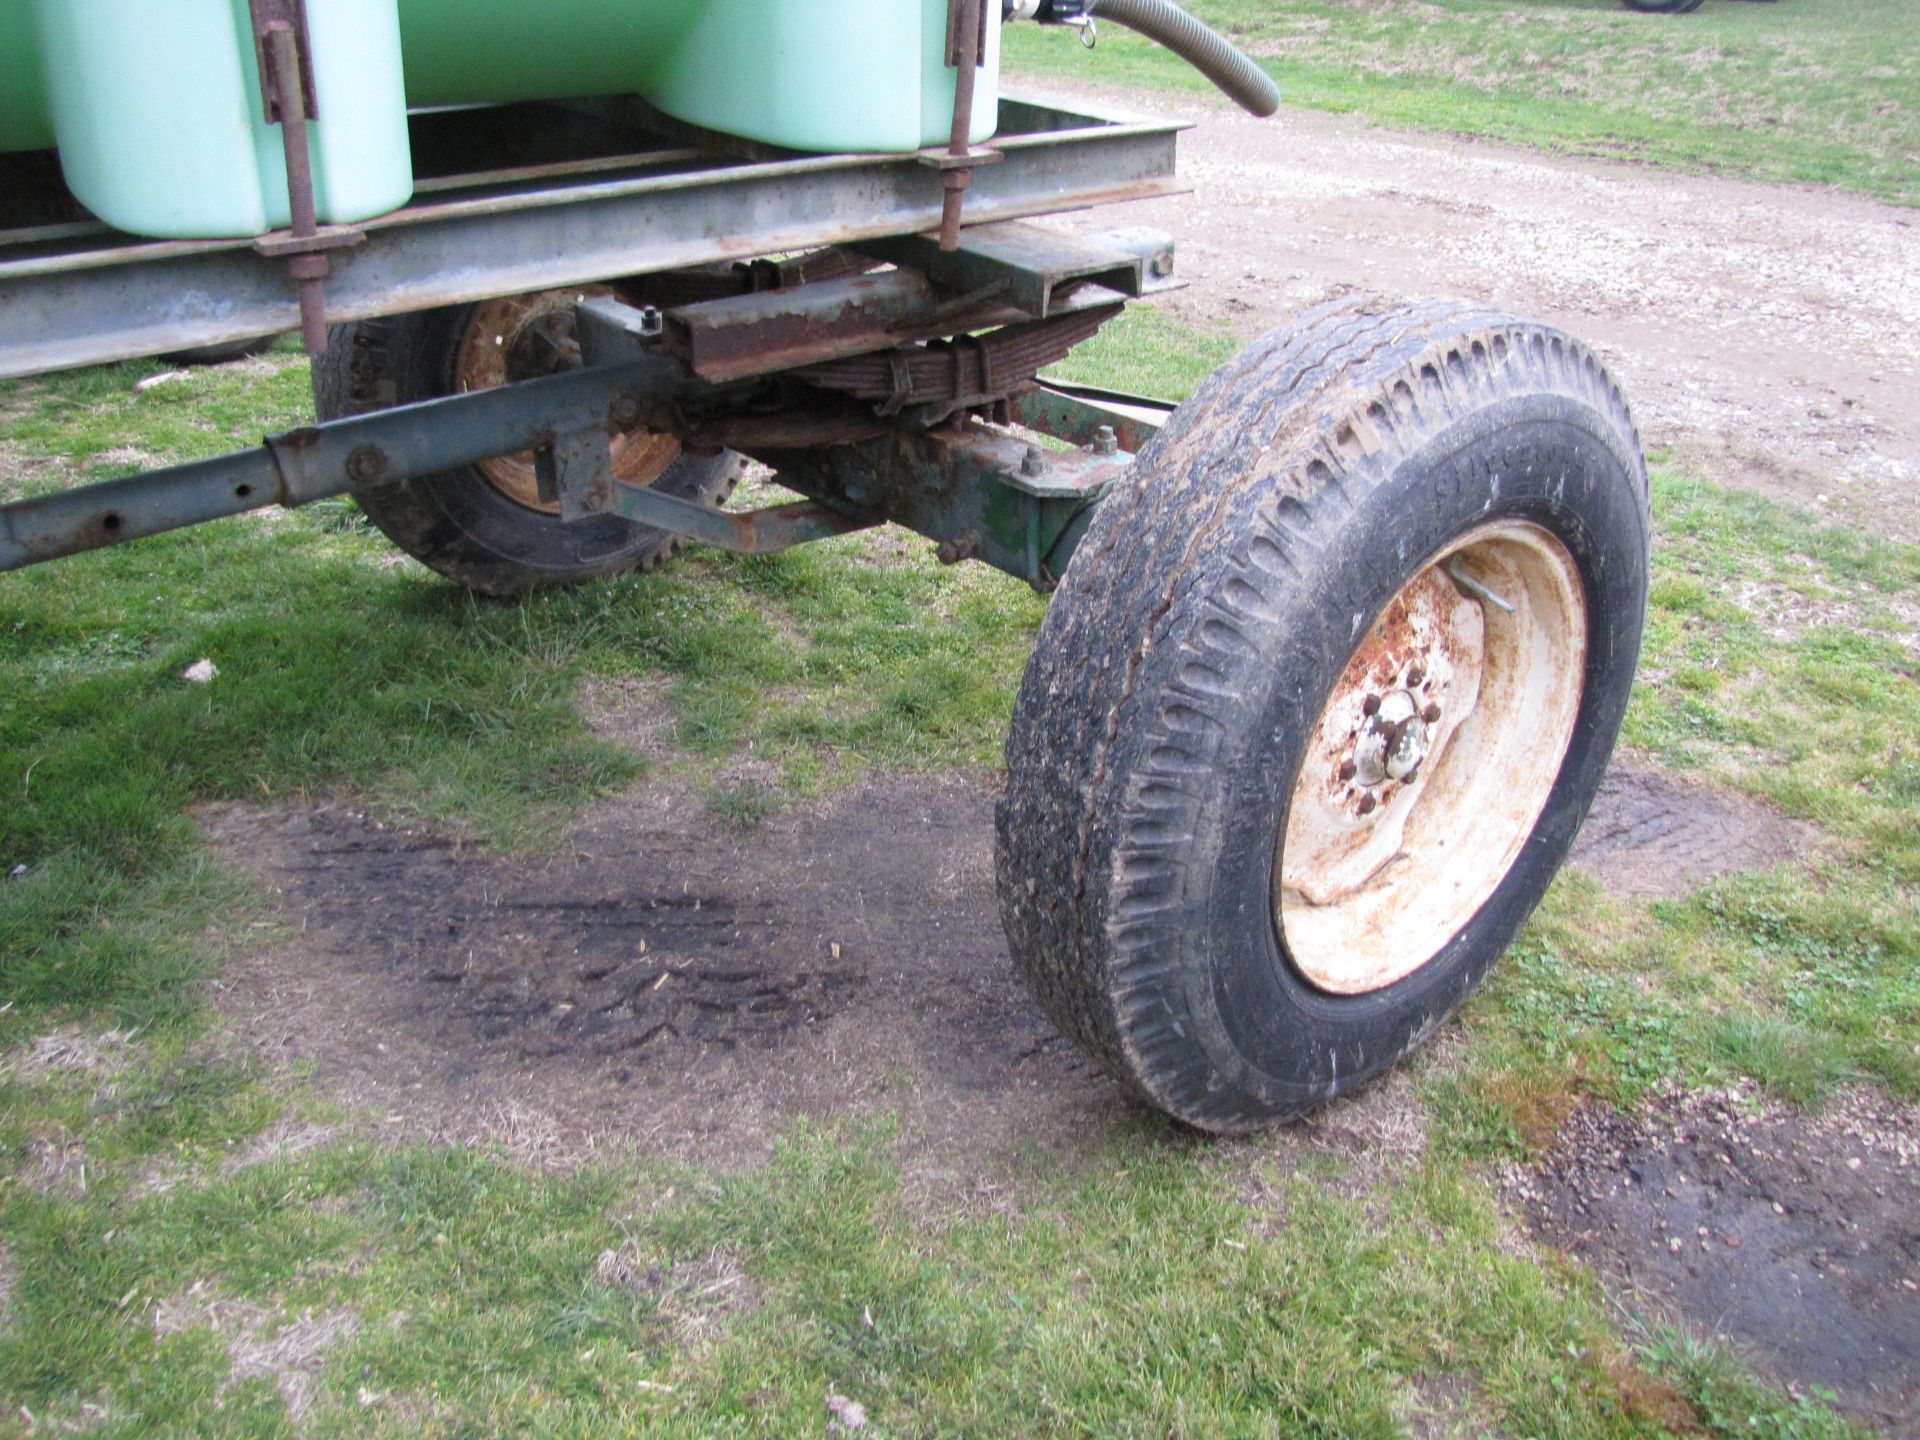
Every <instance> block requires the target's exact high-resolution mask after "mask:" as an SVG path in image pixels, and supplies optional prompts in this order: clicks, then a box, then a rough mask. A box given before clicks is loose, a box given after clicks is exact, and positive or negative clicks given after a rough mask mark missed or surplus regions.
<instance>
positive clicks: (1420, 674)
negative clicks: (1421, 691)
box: [1407, 661, 1427, 690]
mask: <svg viewBox="0 0 1920 1440" xmlns="http://www.w3.org/2000/svg"><path fill="white" fill-rule="evenodd" d="M1426 678H1427V672H1426V669H1425V668H1424V667H1423V666H1422V665H1421V664H1420V663H1419V662H1418V661H1415V662H1414V666H1413V668H1412V669H1411V670H1409V671H1407V688H1408V689H1409V690H1411V689H1412V688H1413V687H1414V686H1415V685H1418V684H1419V683H1420V682H1421V681H1422V680H1424V679H1426Z"/></svg>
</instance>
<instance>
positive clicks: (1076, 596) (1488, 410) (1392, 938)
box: [996, 304, 1650, 1132]
mask: <svg viewBox="0 0 1920 1440" xmlns="http://www.w3.org/2000/svg"><path fill="white" fill-rule="evenodd" d="M1649 531H1650V524H1649V519H1648V512H1647V486H1646V472H1645V468H1644V464H1643V462H1642V459H1641V455H1640V448H1639V441H1638V437H1637V435H1636V434H1635V432H1634V429H1633V425H1632V421H1631V419H1630V418H1629V416H1628V413H1627V409H1626V405H1625V403H1624V401H1623V400H1622V398H1621V395H1620V392H1619V390H1618V388H1617V387H1616V386H1615V385H1614V384H1613V382H1612V381H1611V380H1610V379H1609V378H1608V376H1607V374H1606V373H1605V371H1604V370H1603V369H1602V368H1601V366H1600V364H1599V363H1598V361H1596V360H1595V359H1594V357H1593V356H1592V354H1591V353H1590V352H1588V351H1587V350H1586V349H1584V348H1583V347H1582V346H1580V345H1579V344H1577V343H1576V342H1574V341H1572V340H1570V339H1568V338H1567V337H1566V336H1564V335H1561V334H1559V333H1558V332H1556V331H1553V330H1550V329H1547V328H1546V327H1543V326H1539V325H1534V324H1530V323H1527V322H1524V321H1519V320H1514V319H1511V318H1508V317H1505V316H1501V315H1497V314H1493V313H1490V312H1487V311H1482V310H1476V309H1471V308H1468V307H1464V306H1458V305H1450V304H1429V305H1424V306H1418V307H1411V308H1407V309H1399V310H1393V311H1387V312H1377V311H1369V310H1367V309H1365V308H1360V307H1351V306H1343V307H1333V308H1328V309H1325V310H1322V311H1320V312H1317V313H1316V314H1314V315H1312V316H1310V317H1308V319H1307V321H1306V323H1305V324H1304V325H1303V326H1302V327H1301V328H1300V329H1298V330H1295V331H1292V332H1290V333H1287V334H1284V335H1277V336H1273V337H1269V338H1268V339H1266V340H1263V341H1260V342H1258V343H1256V344H1255V345H1253V346H1251V347H1249V348H1248V349H1247V350H1246V351H1244V352H1243V353H1242V354H1241V356H1240V357H1239V358H1238V359H1237V360H1235V361H1233V362H1232V363H1230V364H1229V365H1228V366H1226V367H1225V368H1224V369H1223V370H1221V371H1220V372H1218V373H1216V374H1215V376H1214V377H1213V378H1212V379H1210V380H1209V381H1208V382H1207V383H1206V384H1205V385H1204V386H1203V387H1202V388H1201V390H1200V391H1199V392H1198V393H1197V394H1196V395H1195V396H1194V397H1193V399H1192V400H1191V401H1189V402H1188V403H1187V404H1186V405H1184V406H1182V407H1181V409H1180V410H1179V412H1178V413H1177V414H1176V415H1175V416H1174V418H1173V420H1172V421H1171V423H1169V425H1168V426H1167V427H1166V428H1165V429H1164V430H1163V431H1161V433H1160V434H1159V436H1157V437H1156V438H1155V440H1154V441H1153V442H1152V443H1151V444H1150V445H1149V446H1148V447H1147V448H1146V450H1145V451H1144V452H1143V453H1142V455H1141V457H1140V460H1139V462H1138V464H1137V465H1136V467H1135V474H1134V475H1133V476H1132V477H1131V478H1130V480H1129V482H1128V486H1127V488H1126V490H1125V491H1124V492H1123V493H1121V494H1117V495H1115V496H1113V497H1111V498H1109V499H1108V500H1106V501H1105V502H1103V504H1102V505H1101V507H1100V509H1099V511H1098V512H1097V514H1096V517H1095V519H1094V521H1093V524H1092V527H1091V529H1090V530H1089V532H1088V534H1087V538H1086V540H1085V541H1084V542H1083V544H1082V545H1081V547H1080V550H1079V552H1078V553H1077V554H1076V555H1075V557H1074V559H1073V561H1072V563H1071V564H1070V566H1069V567H1068V570H1067V573H1066V576H1065V577H1064V580H1063V583H1062V585H1061V588H1060V590H1059V593H1058V594H1057V595H1056V596H1055V598H1054V601H1053V604H1052V606H1051V608H1050V609H1049V611H1048V614H1047V618H1046V621H1045V622H1044V624H1043V625H1042V628H1041V633H1040V637H1039V641H1038V644H1037V646H1036V648H1035V651H1034V655H1033V659H1032V661H1031V662H1030V664H1029V666H1028V670H1027V675H1026V679H1025V681H1024V683H1023V685H1022V688H1021V692H1020V697H1019V701H1018V703H1017V705H1016V708H1015V714H1014V721H1013V728H1012V733H1011V735H1010V738H1009V740H1008V746H1007V764H1008V782H1007V789H1006V793H1005V795H1004V797H1003V799H1002V800H1001V803H1000V806H999V810H998V814H997V826H996V828H997V839H998V879H999V889H1000V899H1001V911H1002V917H1003V920H1004V923H1005V926H1006V931H1007V937H1008V942H1009V945H1010V947H1011V949H1012V952H1013V956H1014V959H1015V961H1016V963H1017V964H1018V966H1019V968H1020V970H1021V972H1022V974H1023V976H1024V977H1025V979H1026V980H1027V982H1028V984H1029V987H1030V988H1031V989H1032V990H1033V992H1034V994H1035V996H1036V997H1037V998H1038V1000H1039V1001H1040V1003H1041V1005H1042V1007H1043V1008H1044V1009H1045V1010H1046V1011H1047V1013H1048V1014H1049V1015H1050V1016H1051V1017H1052V1018H1053V1020H1054V1021H1055V1023H1057V1024H1058V1025H1059V1026H1060V1027H1061V1028H1062V1029H1063V1030H1064V1031H1066V1032H1067V1033H1068V1034H1069V1035H1070V1036H1072V1037H1073V1038H1074V1039H1075V1040H1076V1041H1077V1042H1078V1043H1079V1044H1080V1045H1081V1046H1082V1047H1083V1048H1084V1049H1085V1050H1086V1051H1087V1052H1088V1053H1090V1054H1091V1055H1093V1056H1094V1057H1095V1058H1097V1059H1098V1060H1100V1061H1101V1062H1102V1063H1104V1064H1105V1065H1106V1066H1107V1067H1108V1068H1109V1069H1110V1070H1112V1071H1113V1072H1114V1073H1115V1074H1116V1075H1118V1076H1119V1077H1120V1078H1121V1079H1122V1080H1123V1081H1125V1082H1126V1083H1127V1084H1128V1085H1130V1086H1131V1087H1132V1088H1133V1089H1134V1090H1136V1091H1137V1092H1138V1093H1139V1094H1140V1095H1141V1096H1143V1097H1144V1098H1145V1099H1146V1100H1148V1101H1149V1102H1150V1103H1152V1104H1154V1105H1156V1106H1158V1107H1159V1108H1160V1109H1162V1110H1164V1111H1166V1112H1167V1113H1169V1114H1171V1115H1174V1116H1176V1117H1178V1118H1179V1119H1181V1120H1184V1121H1186V1122H1188V1123H1190V1124H1193V1125H1196V1126H1199V1127H1201V1128H1203V1129H1209V1130H1215V1131H1223V1132H1237V1131H1246V1130H1252V1129H1257V1128H1260V1127H1262V1126H1265V1125H1269V1124H1272V1123H1274V1122H1276V1121H1280V1120H1284V1119H1287V1118H1290V1117H1292V1116H1295V1115H1298V1114H1300V1113H1302V1112H1303V1111H1305V1110H1307V1109H1309V1108H1311V1107H1313V1106H1315V1105H1317V1104H1320V1103H1322V1102H1324V1101H1326V1100H1329V1099H1331V1098H1332V1097H1334V1096H1335V1095H1338V1094H1340V1093H1342V1092H1344V1091H1346V1090H1347V1089H1349V1088H1351V1087H1352V1086H1354V1085H1357V1084H1359V1083H1361V1082H1362V1081H1364V1080H1366V1079H1368V1078H1370V1077H1371V1076H1373V1075H1376V1074H1378V1073H1379V1072H1380V1071H1382V1070H1383V1069H1385V1068H1386V1067H1388V1066H1389V1065H1391V1064H1392V1063H1394V1062H1395V1061H1396V1060H1397V1059H1398V1058H1399V1057H1400V1056H1402V1055H1403V1054H1404V1053H1405V1052H1406V1051H1407V1050H1408V1049H1409V1048H1410V1047H1412V1046H1413V1045H1414V1044H1416V1043H1417V1042H1418V1041H1419V1040H1420V1039H1421V1038H1422V1037H1424V1036H1425V1035H1427V1034H1428V1033H1430V1032H1431V1031H1432V1030H1433V1029H1434V1028H1435V1027H1436V1026H1437V1025H1438V1024H1440V1023H1441V1021H1443V1020H1444V1019H1445V1018H1446V1017H1447V1016H1448V1015H1450V1014H1451V1013H1452V1012H1453V1010H1454V1009H1455V1008H1456V1007H1457V1006H1458V1005H1459V1004H1460V1003H1461V1002H1462V1001H1463V1000H1464V999H1465V998H1466V997H1467V995H1468V994H1469V993H1471V991H1472V990H1473V988H1474V987H1475V986H1476V985H1477V984H1478V983H1479V981H1480V980H1481V978H1482V977H1483V976H1484V975H1485V973H1486V971H1487V969H1488V967H1489V966H1490V965H1491V964H1492V963H1493V961H1494V960H1495V959H1496V958H1497V957H1498V956H1499V955H1500V953H1501V952H1502V951H1503V950H1504V949H1505V948H1506V946H1507V944H1508V943H1509V942H1510V941H1511V939H1512V937H1513V935H1514V933H1515V932H1516V931H1517V930H1518V928H1519V926H1520V925H1521V923H1522V922H1523V921H1524V920H1525V919H1526V917H1527V915H1528V914H1529V913H1530V912H1531V911H1532V909H1533V907H1534V906H1535V905H1536V904H1537V903H1538V901H1539V899H1540V897H1541V895H1542V894H1543V893H1544V892H1545V890H1546V887H1547V885H1548V883H1549V881H1550V880H1551V879H1552V877H1553V875H1554V873H1555V871H1556V870H1557V868H1558V867H1559V865H1560V863H1561V860H1562V859H1563V858H1564V857H1565V855H1566V852H1567V849H1568V847H1569V846H1570V845H1571V843H1572V840H1573V837H1574V833H1575V831H1576V830H1577V829H1578V827H1579V825H1580V822H1581V820H1582V819H1583V818H1584V817H1585V814H1586V811H1587V808H1588V806H1589V804H1590V803H1591V802H1592V799H1593V796H1594V794H1595V792H1596V790H1597V789H1598V787H1599V782H1600V778H1601V775H1602V773H1603V771H1604V770H1605V767H1606V764H1607V760H1608V757H1609V754H1610V753H1611V750H1612V747H1613V743H1614V739H1615V736H1616V735H1617V733H1618V730H1619V726H1620V722H1621V718H1622V716H1623V714H1624V712H1625V708H1626V703H1627V694H1628V690H1629V688H1630V686H1631V684H1632V679H1633V671H1634V665H1635V662H1636V660H1637V657H1638V651H1639V637H1640V630H1641V625H1642V621H1643V618H1644V611H1645V603H1646V587H1647V578H1646V577H1647V561H1648V537H1649ZM1476 587H1477V589H1476ZM1502 607H1505V608H1502ZM1470 652H1471V653H1470ZM1416 672H1418V673H1416ZM1401 711H1405V712H1406V713H1405V714H1402V713H1400V712H1401ZM1349 712H1351V713H1349ZM1383 717H1384V718H1383ZM1383 727H1384V728H1383ZM1395 747H1399V748H1398V750H1396V749H1395ZM1396 755H1397V759H1396V758H1395V757H1396Z"/></svg>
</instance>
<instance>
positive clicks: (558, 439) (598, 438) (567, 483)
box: [533, 425, 614, 522]
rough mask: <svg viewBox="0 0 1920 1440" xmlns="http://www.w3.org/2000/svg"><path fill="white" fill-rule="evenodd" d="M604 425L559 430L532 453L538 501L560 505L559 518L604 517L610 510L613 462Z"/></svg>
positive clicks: (612, 492)
mask: <svg viewBox="0 0 1920 1440" xmlns="http://www.w3.org/2000/svg"><path fill="white" fill-rule="evenodd" d="M607 438H608V437H607V427H606V426H605V425H584V426H578V427H576V428H574V429H571V430H563V431H561V432H560V433H559V434H557V435H555V436H554V437H553V442H552V443H551V444H548V445H542V446H540V447H539V448H538V449H536V450H535V451H534V452H533V475H534V483H535V485H536V486H537V487H538V490H539V495H540V498H541V499H542V500H543V501H545V502H547V503H548V504H552V503H553V502H554V501H556V500H557V501H559V502H560V518H561V519H562V520H565V521H568V522H572V521H576V520H589V519H592V518H593V517H594V516H595V515H604V514H606V513H607V512H608V511H609V510H611V509H612V508H613V500H614V479H613V461H612V458H611V453H610V451H609V449H608V445H607Z"/></svg>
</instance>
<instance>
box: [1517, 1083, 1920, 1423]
mask: <svg viewBox="0 0 1920 1440" xmlns="http://www.w3.org/2000/svg"><path fill="white" fill-rule="evenodd" d="M1508 1182H1509V1193H1510V1194H1514V1195H1516V1196H1517V1198H1518V1200H1519V1201H1520V1203H1521V1205H1522V1207H1523V1209H1524V1212H1525V1214H1526V1217H1527V1220H1528V1223H1529V1225H1530V1227H1531V1229H1532V1230H1533V1232H1534V1233H1535V1234H1536V1235H1537V1236H1538V1237H1539V1238H1541V1239H1544V1240H1546V1241H1547V1242H1549V1243H1551V1244H1553V1245H1556V1246H1558V1247H1560V1248H1562V1249H1565V1250H1568V1251H1571V1252H1572V1253H1573V1254H1575V1255H1578V1256H1579V1257H1580V1258H1581V1259H1583V1260H1585V1261H1587V1262H1588V1263H1590V1264H1592V1265H1593V1266H1594V1267H1595V1268H1596V1269H1598V1270H1599V1271H1600V1272H1601V1273H1602V1274H1603V1275H1605V1276H1607V1277H1608V1278H1609V1279H1610V1280H1611V1281H1612V1282H1613V1283H1615V1284H1618V1285H1621V1286H1623V1287H1625V1288H1626V1289H1627V1290H1628V1291H1629V1293H1630V1295H1631V1297H1632V1299H1633V1301H1634V1302H1635V1303H1636V1305H1638V1306H1639V1307H1640V1308H1643V1309H1646V1310H1650V1311H1652V1312H1653V1313H1654V1314H1655V1315H1656V1316H1661V1317H1668V1316H1677V1317H1679V1318H1681V1319H1683V1320H1684V1321H1685V1322H1687V1323H1689V1324H1691V1325H1692V1326H1694V1327H1696V1328H1697V1329H1700V1330H1704V1331H1708V1332H1712V1333H1716V1334H1718V1335H1720V1336H1722V1337H1723V1338H1726V1339H1730V1340H1732V1341H1733V1342H1734V1343H1735V1344H1736V1345H1737V1346H1739V1347H1740V1348H1741V1349H1743V1350H1744V1351H1746V1352H1748V1353H1749V1354H1750V1355H1751V1356H1752V1357H1753V1358H1754V1359H1756V1360H1757V1361H1758V1363H1759V1364H1760V1365H1761V1366H1762V1368H1764V1369H1768V1370H1770V1371H1772V1372H1774V1373H1775V1374H1776V1375H1777V1376H1778V1378H1780V1379H1781V1380H1782V1381H1784V1382H1787V1383H1789V1384H1790V1385H1795V1386H1802V1385H1809V1384H1811V1385H1821V1386H1825V1387H1828V1388H1830V1389H1831V1390H1833V1391H1834V1392H1835V1393H1836V1394H1837V1395H1838V1396H1839V1397H1840V1401H1841V1403H1842V1405H1843V1406H1844V1407H1845V1408H1847V1409H1849V1410H1851V1411H1853V1412H1854V1413H1856V1414H1857V1415H1859V1416H1860V1417H1861V1418H1863V1419H1865V1420H1868V1421H1870V1422H1872V1423H1874V1424H1876V1425H1882V1426H1885V1427H1886V1428H1887V1429H1888V1430H1889V1431H1890V1432H1891V1433H1894V1434H1912V1433H1914V1431H1915V1427H1916V1426H1920V1114H1916V1112H1915V1110H1914V1108H1913V1107H1911V1106H1898V1105H1894V1104H1892V1103H1890V1102H1887V1101H1885V1100H1884V1099H1880V1098H1877V1097H1875V1096H1873V1095H1872V1094H1869V1093H1864V1092H1856V1093H1853V1094H1850V1095H1849V1096H1847V1097H1845V1099H1843V1100H1842V1101H1841V1103H1839V1104H1837V1105H1835V1106H1832V1107H1831V1108H1829V1109H1828V1110H1826V1111H1823V1112H1820V1113H1818V1114H1814V1115H1804V1114H1800V1113H1797V1112H1794V1111H1791V1110H1788V1109H1785V1108H1782V1107H1779V1106H1762V1105H1760V1104H1758V1103H1756V1101H1755V1100H1754V1098H1753V1096H1752V1094H1751V1093H1749V1092H1746V1091H1738V1090H1712V1091H1696V1092H1691V1093H1677V1092H1670V1093H1666V1094H1663V1095H1661V1096H1659V1097H1657V1098H1656V1100H1655V1101H1654V1103H1652V1104H1651V1105H1650V1106H1649V1107H1648V1108H1647V1109H1646V1110H1645V1111H1643V1112H1642V1113H1639V1114H1635V1115H1624V1114H1620V1113H1617V1112H1614V1111H1610V1110H1604V1109H1599V1108H1584V1109H1581V1110H1579V1111H1576V1112H1575V1114H1574V1115H1573V1116H1572V1117H1571V1119H1570V1120H1569V1121H1568V1123H1567V1124H1566V1126H1564V1127H1563V1129H1562V1130H1561V1133H1560V1136H1559V1138H1558V1140H1557V1142H1556V1144H1555V1146H1554V1149H1553V1150H1552V1151H1551V1152H1550V1153H1549V1154H1548V1155H1547V1156H1546V1157H1545V1158H1544V1159H1543V1160H1542V1161H1541V1162H1540V1164H1539V1166H1538V1167H1537V1168H1536V1169H1535V1170H1533V1171H1530V1172H1517V1173H1515V1174H1514V1175H1511V1176H1509V1177H1508Z"/></svg>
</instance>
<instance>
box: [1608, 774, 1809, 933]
mask: <svg viewBox="0 0 1920 1440" xmlns="http://www.w3.org/2000/svg"><path fill="white" fill-rule="evenodd" d="M1821 845H1822V840H1821V836H1820V832H1819V831H1818V830H1816V829H1815V828H1814V827H1813V826H1811V825H1806V824H1803V823H1801V822H1800V821H1797V820H1790V819H1788V818H1787V817H1786V816H1784V815H1782V814H1780V813H1779V812H1778V811H1776V810H1773V809H1771V808H1769V807H1768V806H1766V805H1763V804H1762V803H1761V802H1760V801H1758V800H1754V799H1752V798H1750V797H1748V796H1745V795H1741V794H1739V793H1737V792H1735V791H1731V790H1722V789H1720V788H1719V787H1717V786H1713V785H1708V784H1706V783H1704V782H1702V781H1697V780H1688V779H1684V778H1682V777H1681V776H1678V775H1675V774H1674V773H1673V772H1672V771H1669V770H1662V769H1661V768H1659V767H1658V766H1656V765H1650V764H1646V763H1644V762H1636V761H1633V760H1628V759H1622V760H1616V761H1615V762H1614V765H1613V768H1612V769H1610V770H1609V771H1608V772H1607V775H1606V778H1605V779H1604V780H1602V781H1601V782H1600V793H1599V795H1598V796H1597V797H1596V798H1595V800H1594V802H1593V809H1592V810H1591V811H1590V812H1589V813H1588V815H1587V823H1586V824H1585V825H1584V826H1582V827H1581V830H1580V836H1579V838H1578V839H1577V840H1576V841H1575V842H1574V846H1573V857H1572V858H1573V863H1574V864H1576V865H1578V866H1580V867H1581V868H1582V869H1584V870H1587V871H1590V872H1591V873H1592V874H1593V875H1594V876H1595V878H1597V879H1598V880H1599V881H1600V883H1601V884H1603V885H1605V886H1606V887H1607V888H1608V889H1609V890H1611V891H1613V892H1614V893H1615V894H1616V895H1629V896H1636V897H1639V898H1643V899H1671V898H1674V897H1677V896H1681V895H1685V894H1686V893H1687V892H1688V891H1690V890H1694V889H1697V888H1698V887H1699V886H1700V885H1702V884H1704V883H1705V882H1706V881H1708V880H1711V879H1714V878H1715V877H1716V876H1720V875H1728V874H1732V873H1734V872H1735V871H1739V870H1765V869H1768V868H1770V867H1772V866H1775V865H1783V864H1786V863H1788V862H1790V861H1792V860H1794V859H1796V858H1798V857H1801V856H1804V855H1807V854H1809V853H1811V852H1813V851H1817V850H1818V849H1819V848H1820V847H1821Z"/></svg>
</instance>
